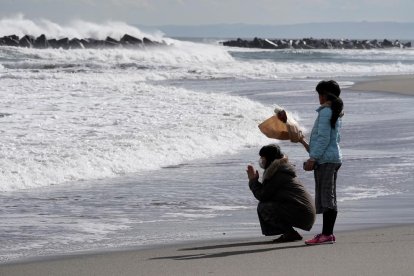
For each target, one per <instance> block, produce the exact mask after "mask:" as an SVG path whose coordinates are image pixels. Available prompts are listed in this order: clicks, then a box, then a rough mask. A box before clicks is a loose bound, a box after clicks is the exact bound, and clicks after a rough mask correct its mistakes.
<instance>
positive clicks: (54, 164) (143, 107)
mask: <svg viewBox="0 0 414 276" xmlns="http://www.w3.org/2000/svg"><path fill="white" fill-rule="evenodd" d="M135 76H136V75H134V74H131V75H128V76H124V75H116V76H108V75H105V78H98V79H89V78H90V75H82V74H78V75H74V76H69V77H65V78H61V79H59V78H58V79H48V80H46V81H44V80H39V81H36V80H30V79H22V80H20V81H19V83H15V80H13V79H11V80H10V79H4V80H3V83H4V84H5V85H7V86H8V87H9V88H10V89H12V88H13V89H14V92H15V93H14V96H13V97H7V95H4V97H2V98H1V99H0V102H1V105H2V106H3V107H5V109H6V110H4V109H3V110H4V111H7V113H10V114H12V115H11V116H8V117H7V118H3V119H2V132H3V133H2V135H3V138H2V145H1V154H2V158H1V159H0V162H1V167H2V171H1V180H0V181H1V184H0V187H1V190H13V189H22V188H29V187H39V186H45V185H51V184H59V183H63V182H67V181H72V180H82V179H91V178H102V177H113V176H117V175H122V174H126V173H134V172H139V171H141V170H151V169H157V168H160V167H163V166H168V165H174V164H179V163H181V162H184V161H188V160H193V159H197V158H206V157H210V156H213V155H215V154H217V153H223V152H234V151H235V150H237V149H240V148H241V147H244V146H246V145H252V144H258V143H260V141H262V140H261V139H262V137H261V136H260V135H257V134H258V130H257V123H258V122H259V121H260V120H262V119H263V118H265V117H266V116H267V115H268V114H270V113H271V109H267V108H266V107H264V106H263V105H261V104H259V103H255V102H253V101H250V100H248V99H245V98H241V97H235V96H229V95H222V94H213V93H210V94H204V93H195V92H192V91H189V90H185V89H180V88H173V87H164V86H160V85H149V84H145V83H141V82H136V81H134V79H135Z"/></svg>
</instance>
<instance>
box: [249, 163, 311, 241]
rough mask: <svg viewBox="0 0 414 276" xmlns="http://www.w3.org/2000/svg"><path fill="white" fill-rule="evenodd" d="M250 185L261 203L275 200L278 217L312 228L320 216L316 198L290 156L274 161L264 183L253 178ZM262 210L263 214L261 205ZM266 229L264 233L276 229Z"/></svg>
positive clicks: (293, 224)
mask: <svg viewBox="0 0 414 276" xmlns="http://www.w3.org/2000/svg"><path fill="white" fill-rule="evenodd" d="M249 187H250V190H251V191H252V192H253V195H254V196H255V198H256V199H257V200H259V201H260V203H267V204H266V205H267V206H269V204H268V203H271V204H270V206H272V209H273V210H272V213H273V212H274V213H273V214H274V217H275V219H277V220H280V221H283V222H284V223H287V224H290V225H291V226H293V227H297V228H300V229H303V230H307V231H309V230H310V229H311V228H312V226H313V224H314V222H315V217H316V215H315V206H314V203H313V199H312V197H311V196H310V194H309V193H308V192H307V191H306V190H305V187H304V186H303V185H302V184H301V183H300V181H299V179H298V178H297V177H296V173H295V169H294V167H293V166H292V165H291V164H289V162H288V160H287V158H283V159H277V160H275V161H273V163H272V164H270V166H269V167H268V168H267V169H266V170H265V171H264V174H263V183H260V182H259V181H258V180H250V181H249ZM260 203H259V205H260ZM258 210H259V217H260V208H258ZM266 215H267V216H268V215H269V214H268V213H267V214H266ZM262 228H263V225H262ZM262 230H264V231H263V232H264V233H265V232H268V233H271V232H272V231H271V229H269V230H270V231H266V229H262Z"/></svg>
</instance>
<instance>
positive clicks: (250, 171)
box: [246, 165, 259, 180]
mask: <svg viewBox="0 0 414 276" xmlns="http://www.w3.org/2000/svg"><path fill="white" fill-rule="evenodd" d="M246 172H247V177H248V178H249V180H258V179H259V172H258V171H254V168H253V166H251V165H248V166H247V170H246Z"/></svg>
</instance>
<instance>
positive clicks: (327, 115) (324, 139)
mask: <svg viewBox="0 0 414 276" xmlns="http://www.w3.org/2000/svg"><path fill="white" fill-rule="evenodd" d="M318 116H319V118H318V126H317V127H318V132H317V133H316V136H315V137H314V138H313V139H315V142H314V143H313V144H312V147H311V148H310V152H309V156H310V157H311V158H314V159H316V160H318V159H320V158H321V157H322V155H323V154H324V152H325V151H326V149H327V148H328V145H329V141H330V139H331V122H330V121H331V116H332V111H331V109H329V108H324V109H322V110H321V111H320V112H319V115H318Z"/></svg>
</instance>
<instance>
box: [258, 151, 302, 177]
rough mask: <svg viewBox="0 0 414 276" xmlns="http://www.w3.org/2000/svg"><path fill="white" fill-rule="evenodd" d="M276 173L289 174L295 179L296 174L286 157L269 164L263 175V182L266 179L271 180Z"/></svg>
mask: <svg viewBox="0 0 414 276" xmlns="http://www.w3.org/2000/svg"><path fill="white" fill-rule="evenodd" d="M277 171H283V172H285V173H287V174H290V175H291V176H293V177H295V176H296V172H295V169H294V168H293V166H292V165H291V164H289V161H288V158H287V156H284V157H283V158H281V159H276V160H274V161H273V162H272V164H270V166H269V167H268V168H267V169H266V170H265V171H264V173H263V181H264V180H266V179H270V178H272V176H273V175H274V174H275V173H276V172H277Z"/></svg>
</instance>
